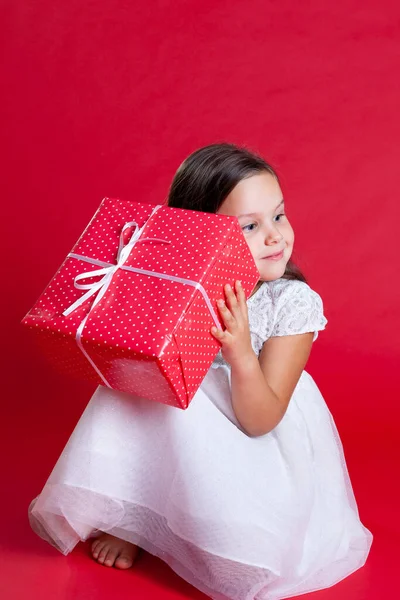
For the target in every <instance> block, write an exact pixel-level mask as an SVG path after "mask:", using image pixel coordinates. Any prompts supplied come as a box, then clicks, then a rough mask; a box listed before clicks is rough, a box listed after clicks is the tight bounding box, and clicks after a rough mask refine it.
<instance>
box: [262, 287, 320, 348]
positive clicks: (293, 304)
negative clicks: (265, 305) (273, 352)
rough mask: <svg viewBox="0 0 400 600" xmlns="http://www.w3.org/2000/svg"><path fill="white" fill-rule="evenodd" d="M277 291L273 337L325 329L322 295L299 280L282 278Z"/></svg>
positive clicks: (315, 333)
mask: <svg viewBox="0 0 400 600" xmlns="http://www.w3.org/2000/svg"><path fill="white" fill-rule="evenodd" d="M280 282H281V285H280V286H279V285H278V286H277V288H276V290H274V292H275V294H274V295H275V310H274V323H273V327H272V333H271V337H273V336H283V335H296V334H300V333H308V332H314V340H316V339H317V337H318V331H321V330H322V329H325V325H326V324H327V322H328V321H327V320H326V318H325V317H324V312H323V305H322V300H321V297H320V296H319V295H318V294H317V293H316V292H314V290H312V289H311V288H310V287H309V286H308V285H307V284H306V283H303V282H302V281H297V280H280Z"/></svg>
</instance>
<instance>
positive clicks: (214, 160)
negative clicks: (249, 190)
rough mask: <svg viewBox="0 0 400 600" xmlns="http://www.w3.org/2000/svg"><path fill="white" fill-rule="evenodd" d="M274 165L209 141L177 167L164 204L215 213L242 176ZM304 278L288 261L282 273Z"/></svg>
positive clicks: (235, 148)
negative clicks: (209, 143)
mask: <svg viewBox="0 0 400 600" xmlns="http://www.w3.org/2000/svg"><path fill="white" fill-rule="evenodd" d="M265 172H266V173H270V174H271V175H273V176H274V177H275V178H276V179H277V180H278V181H279V179H278V176H277V174H276V172H275V171H274V169H273V168H272V167H271V165H269V164H268V163H267V162H266V161H265V160H264V159H263V158H261V157H260V156H258V155H257V154H254V153H253V152H250V151H249V150H247V149H246V148H240V147H238V146H235V145H233V144H226V143H223V144H211V145H210V146H205V147H204V148H200V149H199V150H196V151H195V152H193V154H191V155H190V156H189V157H188V158H187V159H186V160H185V161H184V162H183V163H182V165H181V166H180V167H179V169H178V170H177V172H176V174H175V177H174V179H173V181H172V184H171V188H170V191H169V195H168V200H167V204H168V206H171V207H175V208H185V209H190V210H200V211H202V212H211V213H216V212H217V211H218V209H219V207H220V206H221V204H222V203H223V201H224V200H225V198H226V197H227V196H228V195H229V194H230V192H231V191H232V190H233V188H234V187H235V186H236V185H237V184H238V183H239V182H240V181H242V179H247V178H248V177H251V176H252V175H256V174H257V173H265ZM282 277H283V278H284V279H298V280H299V281H303V282H306V278H305V277H304V275H303V274H302V272H301V271H300V269H299V268H298V267H297V266H296V265H295V264H294V263H293V262H292V261H290V260H289V261H288V263H287V265H286V270H285V273H284V275H283V276H282Z"/></svg>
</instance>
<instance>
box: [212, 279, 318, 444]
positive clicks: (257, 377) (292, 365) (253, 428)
mask: <svg viewBox="0 0 400 600" xmlns="http://www.w3.org/2000/svg"><path fill="white" fill-rule="evenodd" d="M225 295H226V300H227V302H226V303H225V302H224V301H223V300H221V301H219V302H218V309H219V312H220V314H221V316H222V319H223V321H224V324H225V326H226V330H225V331H222V330H218V329H217V328H216V327H213V328H212V329H211V333H212V334H213V335H214V336H215V337H216V338H217V339H218V340H219V341H220V342H221V345H222V355H223V357H224V358H225V360H227V362H229V363H230V365H231V377H232V406H233V410H234V412H235V415H236V418H237V420H238V421H239V423H240V425H241V426H242V427H243V429H244V430H245V431H246V432H247V433H248V435H251V436H260V435H264V434H266V433H268V432H269V431H271V430H272V429H274V427H276V426H277V425H278V423H279V422H280V420H281V419H282V417H283V416H284V414H285V412H286V409H287V407H288V404H289V400H290V398H291V396H292V394H293V391H294V389H295V387H296V384H297V382H298V380H299V378H300V375H301V373H302V371H303V369H304V367H305V365H306V363H307V360H308V357H309V355H310V351H311V346H312V341H313V333H304V334H299V335H290V336H283V337H273V338H270V339H269V340H267V341H266V342H265V344H264V346H263V349H262V351H261V353H260V357H259V358H258V357H257V355H256V354H255V352H254V350H253V348H252V346H251V338H250V330H249V323H248V312H247V303H246V296H245V294H244V291H243V289H242V287H241V285H240V282H236V294H235V293H234V291H233V290H232V289H231V287H230V286H225Z"/></svg>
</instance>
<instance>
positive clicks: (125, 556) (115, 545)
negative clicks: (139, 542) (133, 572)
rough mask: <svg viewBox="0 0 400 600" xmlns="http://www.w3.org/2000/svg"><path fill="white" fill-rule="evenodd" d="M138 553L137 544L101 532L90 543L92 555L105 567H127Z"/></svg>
mask: <svg viewBox="0 0 400 600" xmlns="http://www.w3.org/2000/svg"><path fill="white" fill-rule="evenodd" d="M138 553H139V548H138V546H135V545H134V544H131V543H129V542H125V540H120V539H119V538H116V537H114V536H113V535H109V534H108V533H103V534H102V535H101V536H100V537H98V538H97V539H95V540H94V542H93V544H92V556H93V558H94V559H95V560H97V562H98V563H100V564H101V565H105V566H106V567H117V569H129V568H130V567H131V566H132V565H133V563H134V561H135V559H136V557H137V555H138Z"/></svg>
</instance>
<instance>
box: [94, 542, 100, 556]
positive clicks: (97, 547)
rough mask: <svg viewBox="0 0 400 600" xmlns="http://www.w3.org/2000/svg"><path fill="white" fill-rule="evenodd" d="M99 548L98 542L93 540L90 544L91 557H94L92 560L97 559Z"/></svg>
mask: <svg viewBox="0 0 400 600" xmlns="http://www.w3.org/2000/svg"><path fill="white" fill-rule="evenodd" d="M100 546H101V542H100V540H95V541H94V542H93V544H92V556H94V558H97V556H98V555H99V548H100Z"/></svg>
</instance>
